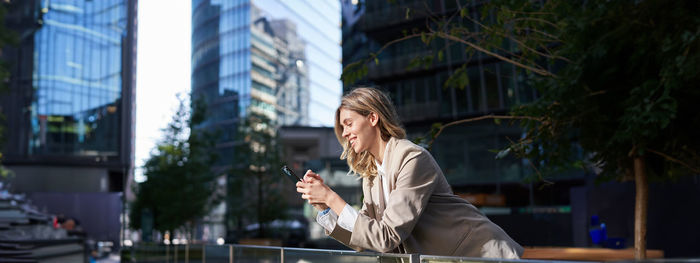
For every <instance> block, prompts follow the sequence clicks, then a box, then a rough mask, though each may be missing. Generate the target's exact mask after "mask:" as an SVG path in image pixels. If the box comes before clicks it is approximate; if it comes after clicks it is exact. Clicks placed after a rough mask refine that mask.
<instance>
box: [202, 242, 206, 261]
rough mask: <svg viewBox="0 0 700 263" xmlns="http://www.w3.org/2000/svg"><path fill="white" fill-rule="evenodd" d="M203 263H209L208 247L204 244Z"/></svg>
mask: <svg viewBox="0 0 700 263" xmlns="http://www.w3.org/2000/svg"><path fill="white" fill-rule="evenodd" d="M202 263H207V245H205V244H202Z"/></svg>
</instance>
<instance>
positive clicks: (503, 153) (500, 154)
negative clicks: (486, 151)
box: [495, 147, 510, 159]
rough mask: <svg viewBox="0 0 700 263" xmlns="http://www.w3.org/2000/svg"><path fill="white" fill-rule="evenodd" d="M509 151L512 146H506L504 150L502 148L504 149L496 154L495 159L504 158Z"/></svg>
mask: <svg viewBox="0 0 700 263" xmlns="http://www.w3.org/2000/svg"><path fill="white" fill-rule="evenodd" d="M509 153H510V147H508V148H505V149H504V150H502V151H500V152H498V154H496V158H495V159H503V157H506V156H508V154H509Z"/></svg>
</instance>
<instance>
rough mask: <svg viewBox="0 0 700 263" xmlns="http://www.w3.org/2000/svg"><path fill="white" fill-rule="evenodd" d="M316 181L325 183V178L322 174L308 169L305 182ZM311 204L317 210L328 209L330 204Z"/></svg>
mask: <svg viewBox="0 0 700 263" xmlns="http://www.w3.org/2000/svg"><path fill="white" fill-rule="evenodd" d="M314 181H319V182H320V183H323V178H321V176H320V175H318V174H317V173H314V172H313V171H311V170H307V171H306V174H304V182H306V183H313V182H314ZM311 206H313V207H314V208H316V210H318V211H319V212H320V211H323V210H326V209H328V206H327V205H326V204H323V203H313V204H311Z"/></svg>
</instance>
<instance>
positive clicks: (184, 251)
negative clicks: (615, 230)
mask: <svg viewBox="0 0 700 263" xmlns="http://www.w3.org/2000/svg"><path fill="white" fill-rule="evenodd" d="M121 261H122V262H164V263H233V262H269V263H272V262H280V263H284V262H295V263H311V262H361V263H363V262H377V263H386V262H392V263H393V262H401V263H438V262H440V263H452V262H465V263H477V262H483V263H496V262H508V263H552V262H569V263H571V262H576V261H556V260H507V259H489V258H469V257H449V256H433V255H420V254H393V253H376V252H355V251H352V250H328V249H307V248H290V247H270V246H253V245H207V244H186V245H162V244H137V245H135V246H133V247H128V248H125V249H124V250H122V254H121ZM587 262H590V261H587ZM634 262H649V263H676V262H679V263H691V262H692V263H695V262H697V263H700V259H651V260H644V261H634Z"/></svg>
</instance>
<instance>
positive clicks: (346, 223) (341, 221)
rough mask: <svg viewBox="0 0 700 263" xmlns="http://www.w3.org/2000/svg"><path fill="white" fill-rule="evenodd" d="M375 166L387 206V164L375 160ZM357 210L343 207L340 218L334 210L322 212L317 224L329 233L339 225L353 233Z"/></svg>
mask: <svg viewBox="0 0 700 263" xmlns="http://www.w3.org/2000/svg"><path fill="white" fill-rule="evenodd" d="M388 148H389V147H386V148H384V157H386V150H387V149H388ZM374 164H375V165H376V166H377V176H379V178H380V179H381V180H382V189H383V190H384V203H385V204H387V203H388V201H389V183H388V182H387V178H386V170H385V168H386V167H385V165H384V164H386V160H385V162H382V163H381V164H380V163H379V162H377V160H374ZM357 216H358V213H357V210H355V208H353V207H352V206H350V204H347V203H346V204H345V207H343V211H342V212H340V216H338V215H337V214H336V213H335V212H333V210H331V209H329V210H328V212H327V213H324V212H320V213H318V214H317V215H316V222H318V223H319V224H320V225H321V226H323V228H325V229H326V230H328V232H333V228H334V227H335V224H336V223H337V224H338V226H340V227H342V228H344V229H345V230H347V231H350V232H352V229H353V227H354V226H355V220H357Z"/></svg>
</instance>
